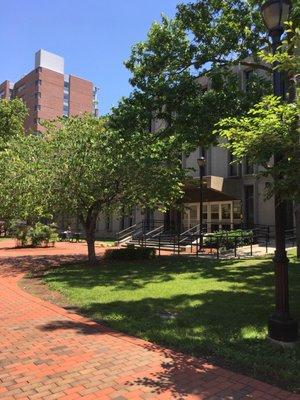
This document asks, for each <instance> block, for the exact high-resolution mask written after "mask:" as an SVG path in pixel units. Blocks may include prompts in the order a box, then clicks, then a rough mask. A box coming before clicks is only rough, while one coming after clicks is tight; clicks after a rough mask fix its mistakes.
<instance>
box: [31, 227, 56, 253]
mask: <svg viewBox="0 0 300 400" xmlns="http://www.w3.org/2000/svg"><path fill="white" fill-rule="evenodd" d="M28 237H29V238H30V240H31V245H32V246H34V247H36V246H40V245H41V244H42V243H43V244H45V245H46V246H48V245H49V243H55V242H57V241H58V238H59V237H58V233H57V231H56V225H55V224H50V225H44V224H42V223H41V222H37V223H36V224H35V225H34V226H33V227H31V228H30V229H29V231H28Z"/></svg>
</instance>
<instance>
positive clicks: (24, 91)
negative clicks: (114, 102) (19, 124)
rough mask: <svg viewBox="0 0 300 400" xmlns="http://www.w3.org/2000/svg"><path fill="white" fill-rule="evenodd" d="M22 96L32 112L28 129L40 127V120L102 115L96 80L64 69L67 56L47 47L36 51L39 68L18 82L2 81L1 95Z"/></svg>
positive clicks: (8, 96)
mask: <svg viewBox="0 0 300 400" xmlns="http://www.w3.org/2000/svg"><path fill="white" fill-rule="evenodd" d="M16 97H19V98H21V99H23V101H24V103H25V104H26V106H27V108H28V111H29V115H28V118H27V119H26V121H25V130H26V131H28V130H31V129H32V130H34V131H39V130H40V124H39V121H40V120H44V119H46V120H51V119H55V118H56V117H61V116H69V115H80V114H82V113H84V112H89V113H92V114H94V115H98V102H97V88H96V87H95V86H94V85H93V83H92V82H90V81H87V80H85V79H82V78H78V77H76V76H74V75H66V74H65V73H64V59H63V58H62V57H60V56H58V55H56V54H53V53H49V52H47V51H45V50H39V51H38V52H37V53H36V54H35V69H34V70H33V71H31V72H29V73H28V74H27V75H25V76H24V77H23V78H21V79H20V80H19V81H18V82H16V83H12V82H9V81H4V82H3V83H1V84H0V99H1V98H2V99H3V98H5V99H13V98H16Z"/></svg>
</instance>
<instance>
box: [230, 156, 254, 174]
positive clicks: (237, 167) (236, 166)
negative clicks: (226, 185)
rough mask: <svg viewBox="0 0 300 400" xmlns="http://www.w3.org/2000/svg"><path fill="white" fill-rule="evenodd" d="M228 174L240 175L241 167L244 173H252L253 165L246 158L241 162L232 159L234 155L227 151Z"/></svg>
mask: <svg viewBox="0 0 300 400" xmlns="http://www.w3.org/2000/svg"><path fill="white" fill-rule="evenodd" d="M228 161H229V176H230V177H231V176H240V175H242V169H243V173H244V175H252V174H254V165H253V164H252V163H250V162H249V161H248V160H247V159H245V160H244V162H243V164H241V163H237V162H235V161H234V157H233V155H232V154H231V153H229V160H228Z"/></svg>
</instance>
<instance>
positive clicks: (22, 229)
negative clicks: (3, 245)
mask: <svg viewBox="0 0 300 400" xmlns="http://www.w3.org/2000/svg"><path fill="white" fill-rule="evenodd" d="M29 228H30V227H29V226H28V225H27V224H26V222H25V221H22V220H19V219H16V220H13V221H12V222H11V223H10V226H9V228H8V232H9V235H10V236H11V237H13V238H15V239H17V246H22V247H25V246H27V245H28V239H29V238H28V230H29Z"/></svg>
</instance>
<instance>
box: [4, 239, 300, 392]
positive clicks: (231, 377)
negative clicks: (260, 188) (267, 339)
mask: <svg viewBox="0 0 300 400" xmlns="http://www.w3.org/2000/svg"><path fill="white" fill-rule="evenodd" d="M5 243H6V245H4V244H3V242H2V243H1V244H0V258H1V259H0V290H1V297H0V315H1V326H0V338H1V342H0V399H9V400H13V399H23V400H25V399H26V400H28V399H30V400H31V399H32V400H35V399H47V400H53V399H64V400H74V399H85V400H94V399H101V400H112V399H115V400H125V399H129V400H138V399H140V400H146V399H153V400H154V399H155V400H158V399H178V400H179V399H210V400H221V399H222V400H225V399H226V400H238V399H257V400H258V399H261V400H268V399H269V400H272V399H284V400H288V399H294V400H296V399H300V396H299V395H292V394H290V393H288V392H285V391H283V390H280V389H278V388H276V387H273V386H270V385H268V384H265V383H261V382H259V381H256V380H254V379H251V378H248V377H246V376H243V375H239V374H235V373H233V372H230V371H227V370H225V369H222V368H219V367H216V366H213V365H210V364H208V363H206V362H205V361H204V360H199V359H195V358H191V357H186V356H184V355H182V354H180V353H175V352H172V351H170V350H167V349H163V348H160V347H157V346H154V345H152V344H150V343H148V342H145V341H143V340H139V339H136V338H132V337H129V336H127V335H124V334H121V333H118V332H114V331H111V330H109V329H107V328H105V327H103V326H101V325H98V324H96V323H95V322H93V321H91V320H88V319H86V318H83V317H81V316H79V315H77V314H76V313H74V312H73V311H72V310H66V309H63V308H60V307H58V306H55V305H53V304H50V303H48V302H45V301H43V300H41V299H38V298H36V297H33V296H31V295H30V294H28V293H25V292H24V291H22V289H21V288H19V286H18V281H19V280H20V279H21V277H22V276H23V275H24V272H25V271H26V269H27V268H28V265H31V266H32V265H35V266H38V265H39V264H41V263H46V262H47V263H48V264H49V263H52V264H57V263H58V260H59V259H61V258H62V256H63V255H66V256H68V257H70V255H71V254H72V253H76V254H78V255H79V254H82V253H83V252H85V251H86V247H85V246H84V245H75V244H74V245H73V244H59V245H58V246H57V247H56V248H55V249H39V250H11V249H9V248H7V249H5V247H8V245H7V242H5ZM1 248H2V249H1ZM98 251H99V252H101V251H103V250H101V249H99V250H98ZM13 255H14V256H15V257H12V256H13ZM44 256H47V257H44Z"/></svg>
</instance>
